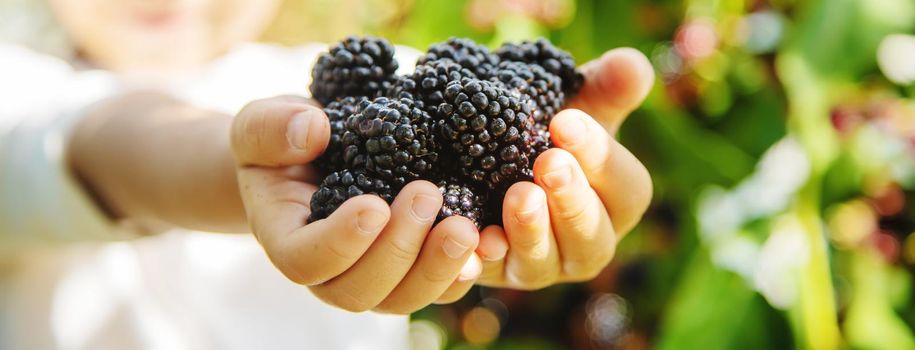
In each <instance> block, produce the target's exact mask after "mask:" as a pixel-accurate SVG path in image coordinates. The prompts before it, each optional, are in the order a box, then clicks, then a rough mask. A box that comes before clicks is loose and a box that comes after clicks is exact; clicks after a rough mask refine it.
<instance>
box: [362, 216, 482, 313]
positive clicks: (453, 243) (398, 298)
mask: <svg viewBox="0 0 915 350" xmlns="http://www.w3.org/2000/svg"><path fill="white" fill-rule="evenodd" d="M479 240H480V233H479V232H477V228H476V226H474V224H473V222H471V221H470V220H469V219H467V218H465V217H462V216H452V217H449V218H447V219H445V220H443V221H442V222H440V223H439V224H438V225H435V228H433V229H432V232H430V233H429V236H428V237H427V238H426V242H425V243H424V244H423V248H422V252H421V253H420V255H419V258H418V259H417V260H416V263H415V264H413V267H412V268H411V269H410V272H408V273H407V275H406V276H405V277H404V278H403V280H402V281H400V284H398V285H397V287H396V288H394V290H393V291H392V292H391V294H390V295H389V296H388V297H387V298H385V299H384V301H382V302H381V304H380V305H378V307H376V308H375V310H376V311H381V312H388V313H397V314H409V313H412V312H414V311H416V310H419V309H421V308H423V307H425V306H426V305H429V304H431V303H432V302H434V301H435V300H437V299H438V298H439V297H440V296H441V295H442V293H444V292H445V290H447V289H448V287H449V286H451V284H452V283H453V282H454V281H455V280H460V281H472V280H476V278H477V277H478V276H479V275H480V264H479V262H478V261H476V260H474V262H472V263H471V265H470V267H469V269H470V270H468V271H463V272H462V268H463V267H464V265H465V264H466V263H467V262H468V260H469V259H470V257H471V255H473V251H474V249H476V248H477V244H478V243H479Z"/></svg>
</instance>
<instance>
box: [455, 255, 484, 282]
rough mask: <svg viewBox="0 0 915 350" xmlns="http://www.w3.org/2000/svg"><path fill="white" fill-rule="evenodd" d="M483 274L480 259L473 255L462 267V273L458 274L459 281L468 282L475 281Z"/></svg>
mask: <svg viewBox="0 0 915 350" xmlns="http://www.w3.org/2000/svg"><path fill="white" fill-rule="evenodd" d="M481 273H483V263H482V262H480V259H478V258H477V257H476V256H474V255H471V256H470V259H467V262H466V263H464V266H463V267H461V272H460V273H459V274H458V281H461V282H466V281H472V280H475V279H477V277H480V274H481Z"/></svg>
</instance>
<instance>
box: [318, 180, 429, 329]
mask: <svg viewBox="0 0 915 350" xmlns="http://www.w3.org/2000/svg"><path fill="white" fill-rule="evenodd" d="M441 207H442V195H441V193H440V192H439V190H438V187H436V186H435V185H433V184H432V183H431V182H428V181H414V182H411V183H410V184H408V185H407V186H405V187H404V188H403V189H402V190H401V191H400V193H399V194H398V195H397V198H396V199H394V203H392V204H391V220H390V221H389V222H388V224H387V226H385V228H384V230H382V232H381V234H380V235H379V236H378V238H377V239H376V240H375V242H374V243H373V244H372V246H371V247H370V248H369V249H368V251H366V252H365V254H364V255H363V256H362V258H360V259H359V261H357V262H356V263H355V264H354V265H353V266H352V267H351V268H350V269H349V270H347V271H346V272H344V273H343V274H341V275H340V276H337V277H336V278H334V279H331V280H330V281H327V282H326V283H323V284H320V285H317V286H312V287H311V290H312V292H313V293H314V294H315V295H316V296H318V297H319V298H321V299H324V300H325V301H329V302H330V303H331V304H333V305H337V306H339V307H342V308H344V309H346V310H350V311H365V310H370V309H372V308H374V307H375V306H377V305H378V304H379V303H381V301H382V300H384V299H385V297H387V296H388V294H390V293H391V291H392V290H394V288H395V287H396V286H397V285H398V284H399V283H400V281H401V280H403V278H404V276H405V275H406V274H407V272H408V271H410V269H411V267H412V266H413V264H414V262H415V261H416V259H417V257H418V256H419V253H420V248H422V246H423V242H424V241H425V240H426V236H427V234H428V233H429V228H430V227H431V226H432V222H433V221H435V216H436V215H437V214H438V212H439V210H440V209H441Z"/></svg>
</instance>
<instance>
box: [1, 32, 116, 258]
mask: <svg viewBox="0 0 915 350" xmlns="http://www.w3.org/2000/svg"><path fill="white" fill-rule="evenodd" d="M112 91H114V79H113V78H112V77H111V76H110V75H108V74H106V73H103V72H99V71H84V72H77V71H74V70H73V69H72V68H71V67H70V65H69V64H67V63H66V62H64V61H62V60H59V59H57V58H53V57H50V56H44V55H40V54H36V53H33V52H30V51H27V50H25V49H21V48H17V47H12V46H4V45H2V44H0V101H2V102H0V252H2V251H5V250H8V249H20V248H23V247H26V246H35V245H41V244H48V243H62V242H74V241H83V240H100V239H101V240H110V239H118V238H121V239H123V238H127V237H125V232H122V231H123V230H117V229H115V227H116V226H115V225H114V224H113V223H112V222H111V221H110V220H108V219H107V217H106V216H105V215H104V214H103V213H102V212H101V211H100V210H99V208H97V207H96V205H95V203H94V201H93V200H92V199H91V198H90V197H89V196H88V194H87V193H86V192H84V190H83V188H82V187H81V186H80V185H79V184H78V183H77V181H76V180H75V179H74V177H73V176H72V175H71V173H70V171H69V167H68V166H67V164H66V159H65V154H66V152H65V150H64V146H65V144H66V142H67V139H68V133H69V132H70V130H71V129H72V127H73V126H74V125H75V123H76V121H77V120H78V118H79V116H80V114H81V113H80V112H81V111H82V110H83V109H85V108H86V107H88V106H89V105H91V104H92V103H93V102H95V101H98V100H100V99H102V98H104V97H106V96H108V95H109V94H110V93H111V92H112ZM5 248H6V249H5ZM0 255H2V253H0Z"/></svg>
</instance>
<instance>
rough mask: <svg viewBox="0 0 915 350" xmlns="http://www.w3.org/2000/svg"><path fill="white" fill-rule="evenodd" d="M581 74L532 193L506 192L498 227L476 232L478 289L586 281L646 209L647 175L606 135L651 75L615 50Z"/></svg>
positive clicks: (634, 56) (557, 120) (628, 52)
mask: <svg viewBox="0 0 915 350" xmlns="http://www.w3.org/2000/svg"><path fill="white" fill-rule="evenodd" d="M582 70H583V71H584V74H585V76H586V85H585V87H584V88H583V89H582V91H581V93H580V94H579V95H578V96H577V97H576V98H575V100H574V101H572V102H571V104H570V107H572V108H578V109H570V110H565V111H563V112H561V113H559V114H557V115H556V117H554V119H553V121H552V123H551V124H550V132H551V134H552V139H553V141H554V143H555V145H556V146H557V147H558V148H557V149H551V150H549V151H547V152H545V153H543V154H542V155H540V156H539V157H538V158H537V160H536V161H535V163H534V181H535V183H536V184H534V183H530V182H521V183H517V184H515V185H513V186H512V187H511V188H510V189H509V190H508V193H507V194H506V196H505V202H504V204H503V205H504V207H503V209H504V210H503V216H502V222H503V225H504V228H502V227H498V226H490V227H487V228H485V229H484V230H483V232H482V233H481V237H480V246H479V248H478V249H477V253H478V254H479V255H480V257H482V258H483V260H484V262H483V266H484V269H483V274H482V275H481V276H480V279H479V283H480V284H483V285H489V286H497V287H509V288H518V289H537V288H542V287H545V286H548V285H551V284H554V283H558V282H573V281H583V280H588V279H591V278H593V277H594V276H595V275H597V274H598V273H599V272H600V271H601V270H602V269H603V268H604V267H605V266H606V265H607V264H608V263H609V262H610V260H611V259H612V258H613V254H614V252H615V249H616V242H617V241H618V240H619V239H620V238H621V237H622V235H624V234H625V233H626V232H628V231H629V230H631V229H632V228H633V227H634V226H635V224H636V223H638V221H639V219H640V218H641V216H642V214H643V213H644V212H645V210H646V209H647V207H648V204H649V202H650V200H651V192H652V187H651V178H650V177H649V175H648V171H647V170H646V169H645V167H644V166H643V165H642V164H641V163H640V162H639V161H638V159H636V158H635V156H633V155H632V153H629V151H628V150H626V148H625V147H623V146H622V145H620V144H619V143H618V142H617V141H616V140H615V139H614V138H613V136H612V135H613V133H615V132H616V129H617V128H618V127H619V125H620V124H621V123H622V121H623V120H624V119H625V117H626V115H628V114H629V112H631V111H632V110H633V109H635V108H636V107H638V105H639V104H640V103H641V101H642V100H643V99H644V98H645V96H646V95H647V94H648V92H649V90H650V89H651V86H652V84H653V82H654V72H653V70H652V67H651V65H650V63H649V62H648V60H647V59H646V58H645V56H644V55H642V54H641V53H639V52H638V51H635V50H632V49H617V50H613V51H610V52H608V53H606V54H604V55H603V57H601V58H600V59H597V60H595V61H592V62H589V63H587V64H586V65H585V66H584V67H582ZM589 114H590V115H589ZM602 125H603V126H602Z"/></svg>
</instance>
